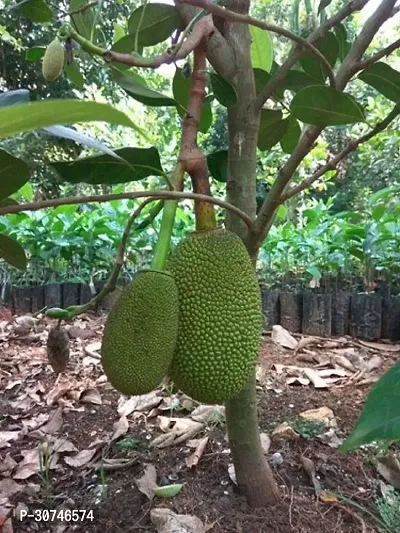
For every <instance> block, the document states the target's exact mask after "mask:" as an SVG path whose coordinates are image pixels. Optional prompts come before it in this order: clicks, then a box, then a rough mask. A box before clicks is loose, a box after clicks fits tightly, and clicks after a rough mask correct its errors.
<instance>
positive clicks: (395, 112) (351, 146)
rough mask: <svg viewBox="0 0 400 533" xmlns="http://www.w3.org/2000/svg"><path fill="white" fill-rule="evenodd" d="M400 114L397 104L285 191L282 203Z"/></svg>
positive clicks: (330, 168)
mask: <svg viewBox="0 0 400 533" xmlns="http://www.w3.org/2000/svg"><path fill="white" fill-rule="evenodd" d="M399 114H400V105H397V106H395V107H394V109H393V110H392V111H391V112H390V113H389V115H388V116H387V117H386V118H385V119H384V120H382V121H381V122H379V123H378V124H377V125H376V126H375V127H374V128H373V129H372V130H371V131H370V132H368V133H366V134H365V135H362V136H361V137H359V138H358V139H355V140H353V141H350V142H349V144H348V145H347V146H346V147H345V148H343V150H342V151H341V152H339V153H338V154H337V155H335V157H333V158H332V159H331V160H330V161H328V163H326V164H325V165H324V166H323V167H321V168H320V169H319V170H317V171H316V172H314V174H312V176H310V177H309V178H307V179H305V180H304V181H302V182H301V183H299V185H296V186H295V187H292V188H291V189H289V190H288V191H287V192H285V193H283V194H282V196H281V198H280V203H281V204H282V203H284V202H286V200H288V199H289V198H292V197H293V196H295V195H296V194H298V193H300V192H302V191H304V190H305V189H307V188H308V187H310V185H312V184H313V183H314V182H315V181H316V180H317V179H318V178H320V177H321V176H323V175H324V174H325V173H326V172H328V171H329V170H335V168H336V166H337V165H338V163H340V161H342V160H343V159H345V158H346V157H347V156H348V155H349V154H350V153H351V152H354V151H355V150H357V148H358V147H359V146H360V144H363V143H365V142H367V141H369V140H370V139H371V138H372V137H374V136H375V135H377V134H378V133H380V132H382V131H383V130H384V129H385V128H386V127H387V126H388V125H389V124H390V123H391V122H392V121H393V120H394V119H395V118H396V117H398V116H399Z"/></svg>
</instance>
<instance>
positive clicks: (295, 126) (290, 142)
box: [281, 116, 301, 154]
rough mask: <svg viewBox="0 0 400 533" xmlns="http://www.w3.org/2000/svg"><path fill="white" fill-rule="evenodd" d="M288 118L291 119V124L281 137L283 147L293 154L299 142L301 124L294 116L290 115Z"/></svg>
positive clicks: (286, 151)
mask: <svg viewBox="0 0 400 533" xmlns="http://www.w3.org/2000/svg"><path fill="white" fill-rule="evenodd" d="M287 120H289V124H288V127H287V130H286V131H285V134H284V136H283V137H282V139H281V148H282V150H283V151H284V152H285V153H286V154H291V153H292V152H293V150H294V149H295V148H296V146H297V143H298V142H299V139H300V135H301V128H300V124H299V123H298V122H297V120H296V119H295V118H293V117H292V116H290V117H289V118H288V119H287Z"/></svg>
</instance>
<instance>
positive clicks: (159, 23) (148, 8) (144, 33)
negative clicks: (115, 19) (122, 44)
mask: <svg viewBox="0 0 400 533" xmlns="http://www.w3.org/2000/svg"><path fill="white" fill-rule="evenodd" d="M143 9H144V10H145V11H144V16H143V19H142V22H141V24H140V19H141V17H142V12H143ZM139 24H140V29H139V39H138V41H139V43H140V44H141V45H143V46H154V45H155V44H158V43H161V42H162V41H165V39H168V37H170V36H171V35H172V33H173V32H174V30H176V29H177V28H179V27H181V25H182V19H181V16H180V14H179V11H178V10H177V9H176V7H175V6H171V5H169V4H160V3H154V4H146V5H145V6H140V7H139V8H138V9H135V11H134V12H133V13H132V15H131V16H130V17H129V21H128V28H129V33H130V35H136V32H137V30H138V28H139Z"/></svg>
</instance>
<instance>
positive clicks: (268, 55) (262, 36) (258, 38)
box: [249, 26, 274, 72]
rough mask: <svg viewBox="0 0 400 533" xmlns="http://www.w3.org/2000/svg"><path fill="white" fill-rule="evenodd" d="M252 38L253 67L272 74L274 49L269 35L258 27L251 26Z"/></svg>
mask: <svg viewBox="0 0 400 533" xmlns="http://www.w3.org/2000/svg"><path fill="white" fill-rule="evenodd" d="M249 29H250V37H251V47H250V55H251V65H252V67H253V69H254V68H260V69H261V70H266V71H267V72H270V70H271V67H272V59H273V55H274V47H273V44H272V40H271V37H270V35H269V33H268V32H267V31H265V30H262V29H261V28H257V27H256V26H249Z"/></svg>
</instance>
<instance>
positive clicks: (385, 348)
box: [357, 339, 400, 352]
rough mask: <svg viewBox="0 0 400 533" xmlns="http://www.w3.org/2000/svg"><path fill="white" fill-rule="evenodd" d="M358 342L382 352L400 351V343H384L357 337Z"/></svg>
mask: <svg viewBox="0 0 400 533" xmlns="http://www.w3.org/2000/svg"><path fill="white" fill-rule="evenodd" d="M357 342H358V343H359V344H362V345H363V346H366V347H367V348H372V349H373V350H379V351H382V352H400V344H385V343H383V342H369V341H362V340H359V339H357Z"/></svg>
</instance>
